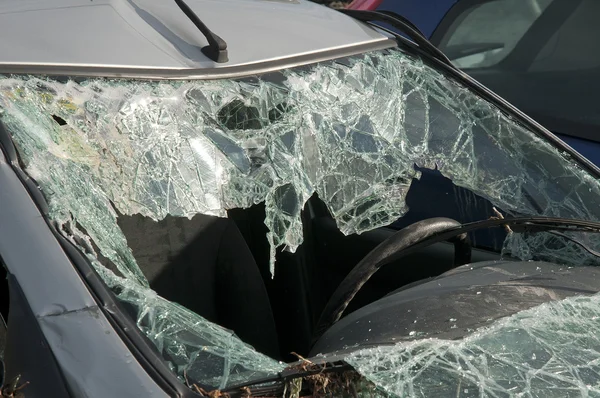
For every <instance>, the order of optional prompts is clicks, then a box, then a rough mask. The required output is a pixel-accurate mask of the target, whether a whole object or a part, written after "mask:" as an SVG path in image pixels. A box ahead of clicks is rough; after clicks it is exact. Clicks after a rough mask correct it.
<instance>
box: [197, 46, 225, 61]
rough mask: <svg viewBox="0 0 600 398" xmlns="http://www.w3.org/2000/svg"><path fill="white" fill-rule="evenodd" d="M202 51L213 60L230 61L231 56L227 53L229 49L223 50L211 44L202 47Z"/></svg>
mask: <svg viewBox="0 0 600 398" xmlns="http://www.w3.org/2000/svg"><path fill="white" fill-rule="evenodd" d="M201 50H202V53H203V54H204V55H206V56H207V57H208V58H210V59H211V60H213V61H215V62H216V63H219V64H221V63H224V62H228V61H229V56H228V55H227V49H225V50H221V49H217V48H214V47H211V46H206V47H202V49H201Z"/></svg>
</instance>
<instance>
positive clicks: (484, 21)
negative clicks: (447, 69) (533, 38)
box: [439, 0, 553, 68]
mask: <svg viewBox="0 0 600 398" xmlns="http://www.w3.org/2000/svg"><path fill="white" fill-rule="evenodd" d="M552 1H553V0H495V1H489V2H482V3H481V4H477V5H474V6H471V7H470V8H467V9H465V10H463V11H462V12H461V13H460V15H459V17H458V18H456V19H455V20H454V22H453V23H452V25H451V26H450V27H449V29H448V30H447V31H446V33H445V34H444V36H443V37H442V38H441V40H440V43H439V47H440V49H441V50H442V51H443V52H444V53H445V54H446V55H448V57H449V58H450V60H451V61H452V62H453V63H454V64H455V65H456V66H458V67H459V68H485V67H490V66H493V65H496V64H497V63H499V62H500V61H502V60H503V59H504V58H505V57H506V56H507V55H508V54H510V52H511V51H512V50H513V49H514V48H515V46H516V44H517V43H518V42H519V40H521V38H522V37H523V36H524V35H525V33H526V32H527V31H528V30H529V28H530V27H531V26H532V25H533V23H534V22H535V21H536V20H537V19H538V18H539V17H540V15H542V13H543V12H544V10H545V9H546V8H547V7H548V5H549V4H550V3H551V2H552ZM457 7H460V2H459V3H458V6H457Z"/></svg>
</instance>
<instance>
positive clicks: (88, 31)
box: [0, 0, 387, 71]
mask: <svg viewBox="0 0 600 398" xmlns="http://www.w3.org/2000/svg"><path fill="white" fill-rule="evenodd" d="M187 4H188V5H189V6H190V8H191V9H192V10H193V11H194V12H195V13H196V14H197V15H198V16H199V17H200V18H201V20H202V21H203V22H204V23H205V24H206V25H207V26H208V27H209V29H211V30H212V31H213V32H215V33H216V34H218V35H219V36H220V37H221V38H222V39H223V40H225V41H226V42H227V46H228V57H229V61H228V62H225V63H222V64H216V63H215V62H213V61H212V60H210V59H208V58H207V57H206V56H205V55H204V54H203V53H202V52H201V48H202V47H205V46H207V45H208V42H207V40H206V38H205V37H204V36H203V35H202V33H201V32H200V31H199V30H198V29H197V28H196V27H195V26H194V24H193V23H192V22H191V21H190V20H189V19H188V18H187V17H186V16H185V14H184V13H183V12H182V11H181V10H180V9H179V8H178V6H177V4H176V3H175V2H174V1H164V0H97V1H93V2H90V1H87V0H52V1H44V2H40V1H27V2H23V1H16V0H11V1H5V2H2V4H1V5H0V30H1V31H2V32H4V33H3V37H6V38H8V37H10V39H9V40H8V39H7V40H4V41H2V43H1V44H0V64H3V69H4V71H6V70H9V71H12V69H11V68H9V66H15V65H21V67H22V68H21V69H24V70H26V69H27V68H26V67H29V68H31V67H33V66H38V67H39V66H40V65H45V66H47V65H53V66H71V67H73V68H74V69H75V70H77V69H78V68H82V67H87V68H91V67H97V68H148V69H175V70H178V69H185V70H188V69H212V68H231V67H236V66H237V67H239V66H242V65H248V64H255V63H258V62H265V61H274V60H282V59H286V58H290V57H297V56H301V55H305V54H307V53H319V52H326V51H331V50H335V49H342V48H349V47H355V46H360V45H365V44H373V43H377V42H382V41H386V40H387V37H385V36H383V35H381V34H380V33H378V32H377V31H375V30H374V29H372V28H370V27H368V26H367V25H365V24H363V23H360V22H358V21H355V20H353V19H352V18H349V17H347V16H346V15H343V14H341V13H339V12H336V11H334V10H331V9H328V8H325V7H323V6H320V5H317V4H314V3H310V2H308V1H304V0H218V1H214V0H188V1H187Z"/></svg>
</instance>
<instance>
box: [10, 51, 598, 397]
mask: <svg viewBox="0 0 600 398" xmlns="http://www.w3.org/2000/svg"><path fill="white" fill-rule="evenodd" d="M0 90H1V93H2V95H1V98H0V106H1V117H2V121H3V123H4V124H5V125H6V126H7V128H8V130H9V131H10V133H11V135H12V137H13V139H14V141H15V143H16V145H17V147H18V150H19V154H20V157H21V160H22V162H23V163H24V165H25V169H26V171H27V172H28V173H29V175H31V176H32V177H33V178H35V179H36V181H37V182H38V183H39V185H40V186H41V188H42V190H43V192H44V195H45V196H46V198H47V200H48V202H49V207H50V218H51V219H52V220H53V221H54V222H55V223H56V224H57V225H59V226H60V229H61V231H62V232H63V233H64V234H65V236H67V237H68V238H69V239H70V240H71V241H72V242H73V243H74V244H75V245H77V246H78V247H79V248H80V249H81V250H83V251H84V252H85V253H86V254H87V256H88V258H89V259H90V261H91V262H92V263H93V265H94V267H95V269H96V270H97V272H98V273H99V274H100V275H101V277H102V278H103V279H104V281H105V282H106V283H107V285H108V286H109V287H110V288H111V289H112V290H113V291H114V292H115V294H116V295H117V297H118V298H119V299H120V300H122V301H123V302H125V303H128V305H129V307H130V308H133V311H134V313H135V317H136V319H137V325H138V327H139V328H140V330H141V331H142V332H143V333H144V334H145V335H146V336H147V337H148V338H149V339H150V340H151V341H152V342H153V343H154V344H155V345H156V347H157V349H158V351H159V352H161V354H162V355H163V356H164V358H165V360H166V361H167V362H168V363H169V365H170V367H171V368H172V370H173V371H174V372H175V373H176V374H178V375H179V376H180V377H181V378H182V379H184V378H187V377H190V378H192V379H193V380H201V381H202V382H203V383H205V384H207V385H210V386H214V387H215V388H219V389H223V388H225V387H227V386H230V385H233V384H236V383H240V382H247V381H249V380H253V379H257V378H260V377H264V376H266V375H270V374H273V373H276V372H278V371H280V370H282V369H283V368H284V367H285V364H283V363H281V362H278V361H276V360H273V359H271V358H269V357H268V356H266V355H263V354H261V353H259V352H257V351H255V350H254V349H253V348H252V347H251V346H249V345H247V344H245V343H244V342H242V341H241V340H240V339H239V338H238V337H237V336H236V335H235V334H234V333H233V332H232V331H230V330H227V329H225V328H222V327H221V326H219V325H217V324H215V323H213V322H211V321H209V320H207V319H205V318H204V317H201V316H199V315H198V314H196V313H194V312H192V311H191V310H189V309H187V308H184V307H183V306H181V305H178V304H175V303H173V302H169V301H167V300H165V299H163V298H162V297H160V296H159V295H157V294H156V293H155V292H154V291H153V290H152V289H150V286H149V283H148V280H147V276H146V275H145V274H144V273H143V272H142V270H141V269H140V266H139V262H140V261H141V260H140V258H139V257H137V258H136V256H135V255H134V254H135V253H134V252H133V251H132V249H131V247H130V245H131V242H130V241H128V237H126V235H125V234H124V232H123V228H122V225H120V224H119V220H120V219H121V218H122V216H134V215H136V216H141V217H145V218H147V219H151V220H154V221H155V222H159V221H161V220H167V219H169V218H175V219H184V218H185V219H192V218H193V217H194V216H196V215H199V214H202V215H210V216H219V217H226V216H227V210H229V209H235V208H242V209H245V208H249V207H251V206H253V205H255V204H258V203H264V206H265V219H264V224H265V225H266V227H267V228H268V232H267V239H268V242H269V246H270V253H271V254H270V263H271V272H273V271H274V268H273V265H274V262H275V258H276V249H277V248H284V249H286V250H287V251H290V252H294V251H295V250H296V249H297V248H298V247H299V245H301V244H302V242H303V224H302V218H301V212H302V210H303V208H304V205H305V203H306V202H307V201H308V199H309V198H311V197H312V196H313V195H315V194H316V195H318V197H319V199H320V200H321V201H323V203H325V205H326V206H327V208H328V210H329V212H330V213H331V216H332V217H333V219H334V220H335V222H336V223H337V227H338V228H339V230H340V231H341V232H343V233H344V234H354V233H362V232H365V231H369V230H372V229H376V228H378V227H383V226H387V225H390V224H392V223H394V222H395V221H396V220H397V219H399V218H401V217H402V216H403V215H404V214H405V213H406V212H407V211H408V210H409V209H408V206H407V204H406V196H407V193H408V191H409V189H410V186H411V184H412V182H413V181H414V180H418V179H419V178H420V176H421V171H420V170H422V169H428V170H437V171H438V172H439V173H441V174H442V175H443V176H445V177H447V178H449V179H451V180H452V182H453V183H454V184H455V185H456V186H459V187H462V188H465V189H468V190H469V191H471V192H473V193H475V194H477V195H478V196H480V197H482V198H485V199H486V200H488V201H490V202H491V203H492V204H493V205H494V206H496V207H497V208H498V209H500V210H501V211H502V212H503V213H505V214H509V215H525V214H529V215H547V216H560V217H569V218H580V219H592V220H598V219H599V214H600V208H599V206H600V201H598V197H599V196H598V194H599V193H600V191H599V184H598V181H597V180H596V179H595V178H594V177H593V176H591V175H590V174H588V173H587V172H586V171H584V170H583V169H581V168H580V167H579V166H578V165H577V164H576V163H575V162H573V161H572V160H571V159H570V157H569V155H568V154H566V153H562V152H561V151H560V150H558V149H556V148H555V147H553V146H552V145H551V144H550V143H548V142H547V141H546V140H544V139H543V138H540V137H539V136H537V135H536V134H534V133H532V132H531V131H528V130H527V129H526V128H525V127H523V126H522V125H520V124H519V123H518V122H516V121H514V120H512V119H511V118H510V117H509V116H507V115H506V114H504V113H502V112H501V111H500V110H498V109H497V108H496V107H495V106H494V105H492V104H490V103H488V102H486V101H485V100H483V99H482V98H480V97H479V96H477V95H476V94H474V93H473V92H471V91H469V90H468V89H466V88H465V87H463V86H461V85H459V84H458V83H456V82H454V81H453V80H451V79H449V78H447V77H445V76H444V75H443V74H441V73H439V72H437V71H436V70H434V69H433V68H431V67H429V66H427V65H426V64H425V63H424V62H423V61H422V60H421V59H419V58H416V57H414V56H411V55H408V54H406V53H404V52H402V51H400V50H386V51H379V52H374V53H370V54H366V55H360V56H356V57H352V58H350V59H344V60H339V61H335V62H329V63H321V64H318V65H313V66H310V67H302V68H297V69H290V70H284V71H282V72H280V73H276V74H272V75H267V76H260V77H256V78H250V79H241V80H239V79H238V80H234V79H224V80H213V81H200V80H198V81H175V82H170V81H158V82H152V81H134V80H125V79H119V80H111V79H83V80H72V79H61V80H57V79H50V78H45V77H36V76H8V77H2V78H1V79H0ZM489 215H490V216H491V215H493V214H489ZM579 235H583V234H579ZM580 238H581V239H583V240H585V241H586V242H587V244H588V245H589V246H591V247H596V248H597V245H595V246H594V244H595V241H593V239H592V238H593V237H585V236H580ZM502 250H503V253H504V254H510V255H511V256H514V257H518V258H522V259H531V258H537V257H539V256H542V257H543V258H546V259H551V260H553V261H555V262H558V263H561V264H568V265H572V266H577V265H583V264H588V263H589V262H590V261H595V258H593V257H591V256H590V255H589V253H588V252H586V251H584V250H582V249H581V248H580V247H579V246H577V245H575V244H572V243H571V242H569V241H561V240H560V239H558V238H556V236H554V235H550V234H544V233H539V234H535V235H531V236H527V235H524V234H509V235H508V238H507V239H506V240H505V241H504V243H503V248H502ZM107 264H108V265H107ZM199 266H200V265H199ZM489 333H491V334H492V336H494V333H502V328H501V327H499V328H497V329H496V330H492V331H491V332H489ZM540 338H542V339H543V338H553V337H552V336H550V337H547V336H545V337H544V336H543V337H540ZM474 341H475V340H474ZM452 344H453V343H452ZM462 344H464V345H465V347H466V346H468V345H469V344H471V343H470V341H465V342H464V343H462ZM474 344H475V343H474ZM477 344H478V343H477ZM461 347H463V346H461ZM463 348H464V347H463ZM463 348H460V349H461V350H463ZM419 349H420V350H421V348H419ZM464 349H465V350H466V348H464ZM386 350H391V351H392V352H395V353H398V355H399V356H398V360H399V361H402V359H401V358H403V357H402V355H412V354H411V352H410V351H404V348H402V347H388V348H386ZM423 350H426V351H425V352H427V353H429V354H428V355H432V356H436V355H438V351H439V350H438V349H437V348H436V349H435V350H434V349H433V348H428V347H425V348H423ZM457 350H458V348H457ZM461 352H463V351H461ZM465 352H466V351H465ZM378 355H386V356H389V354H388V353H386V352H384V351H374V352H371V353H366V354H365V353H363V354H360V355H359V354H357V355H354V356H353V357H352V359H351V362H352V364H354V365H355V366H356V368H357V369H358V370H359V371H361V372H363V374H365V375H366V376H367V377H369V378H370V379H371V380H373V381H375V382H376V384H382V383H383V384H385V383H387V381H385V380H386V379H384V378H381V377H379V376H374V375H375V374H376V373H377V372H379V371H380V370H381V369H373V368H371V367H368V366H366V364H367V363H368V362H369V361H373V360H374V358H376V357H377V356H378ZM415 355H416V354H415ZM440 355H441V354H440ZM389 365H390V366H392V367H395V366H396V365H397V364H394V363H391V362H390V363H389ZM385 366H387V365H385ZM432 366H433V365H432ZM440 366H445V365H443V364H441V365H440ZM507 366H512V365H510V364H509V365H507ZM448 372H450V370H448ZM452 372H453V371H452ZM453 374H454V373H453ZM396 375H397V373H396ZM388 376H389V375H386V377H388ZM389 377H391V378H393V377H396V376H393V375H392V376H389ZM498 388H505V387H503V386H500V387H498ZM506 388H508V387H506ZM382 390H383V391H387V392H394V393H396V392H397V391H402V390H397V389H396V387H393V388H383V389H382ZM502 391H504V390H502ZM400 395H402V393H400ZM498 396H500V395H498Z"/></svg>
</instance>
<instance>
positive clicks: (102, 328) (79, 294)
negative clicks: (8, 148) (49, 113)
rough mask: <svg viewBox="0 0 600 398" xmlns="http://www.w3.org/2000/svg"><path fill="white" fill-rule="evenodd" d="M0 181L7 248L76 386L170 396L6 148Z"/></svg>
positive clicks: (0, 243)
mask: <svg viewBox="0 0 600 398" xmlns="http://www.w3.org/2000/svg"><path fill="white" fill-rule="evenodd" d="M0 187H2V189H0V253H1V254H2V258H3V260H4V262H5V264H6V266H7V268H8V270H9V272H11V273H12V274H14V275H15V277H16V278H17V279H18V280H19V282H20V284H21V287H22V289H23V292H24V294H25V296H26V298H27V301H28V303H29V305H30V306H31V309H32V311H33V312H34V314H35V315H36V317H37V318H38V322H39V324H40V326H41V328H42V330H43V332H44V335H45V336H46V338H47V340H48V344H49V345H50V347H51V349H52V352H53V353H54V355H55V357H56V360H57V362H58V364H59V366H60V368H61V371H62V372H63V374H64V375H65V378H66V379H67V380H68V381H69V382H70V388H71V389H72V390H73V391H74V392H76V393H77V396H82V397H85V396H90V397H91V396H94V397H101V396H111V397H113V396H114V397H116V396H140V394H141V395H142V396H147V397H166V396H167V395H166V394H165V392H164V391H162V390H160V389H159V387H158V386H157V385H156V383H155V382H154V381H153V380H152V379H151V378H150V377H149V376H148V374H147V373H146V371H145V370H144V369H143V368H142V367H141V365H140V364H139V363H138V362H137V361H136V360H135V359H134V358H133V357H132V354H131V353H130V352H129V350H128V348H127V347H126V346H125V344H124V343H123V341H122V340H121V338H120V337H119V336H118V335H117V334H116V332H115V331H114V329H113V328H112V326H111V325H110V323H109V322H108V320H107V319H106V317H105V316H104V315H103V314H102V312H101V311H100V309H99V308H98V307H97V304H96V303H95V301H94V299H93V298H92V296H91V294H90V293H89V291H88V290H87V288H86V287H85V286H84V284H83V282H82V281H81V279H80V278H79V276H78V275H77V273H76V271H75V269H74V268H73V265H72V264H71V263H70V261H69V259H68V258H67V256H66V255H65V253H64V252H63V250H62V248H61V247H60V245H59V244H58V242H57V240H56V238H55V237H54V235H53V234H52V232H51V231H50V229H49V228H48V226H47V224H46V223H45V221H44V219H43V218H42V215H41V214H40V213H39V211H38V209H37V207H36V206H35V204H34V202H33V201H32V200H31V198H30V197H29V194H28V192H27V191H26V189H25V187H24V186H23V184H22V183H21V181H20V180H19V179H18V177H17V176H16V174H15V173H14V172H13V170H12V168H11V167H10V165H9V164H8V163H7V162H6V159H5V158H4V155H3V154H2V152H0ZM66 342H68V343H66Z"/></svg>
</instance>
